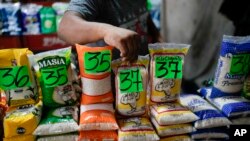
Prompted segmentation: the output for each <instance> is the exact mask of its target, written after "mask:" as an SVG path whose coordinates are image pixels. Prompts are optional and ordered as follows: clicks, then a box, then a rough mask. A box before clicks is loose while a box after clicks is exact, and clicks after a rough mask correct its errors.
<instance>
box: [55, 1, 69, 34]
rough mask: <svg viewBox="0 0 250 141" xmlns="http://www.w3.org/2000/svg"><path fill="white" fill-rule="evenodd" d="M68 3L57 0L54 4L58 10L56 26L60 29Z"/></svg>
mask: <svg viewBox="0 0 250 141" xmlns="http://www.w3.org/2000/svg"><path fill="white" fill-rule="evenodd" d="M67 7H68V3H65V2H55V3H53V4H52V8H53V9H54V10H55V11H56V27H57V29H58V27H59V24H60V22H61V20H62V17H63V14H64V12H65V11H66V10H67Z"/></svg>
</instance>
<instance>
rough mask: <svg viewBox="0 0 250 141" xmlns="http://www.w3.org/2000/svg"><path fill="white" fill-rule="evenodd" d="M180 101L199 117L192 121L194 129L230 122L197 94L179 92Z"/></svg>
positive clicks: (225, 124) (224, 124) (218, 125)
mask: <svg viewBox="0 0 250 141" xmlns="http://www.w3.org/2000/svg"><path fill="white" fill-rule="evenodd" d="M180 103H181V104H182V105H183V106H185V107H187V108H189V109H190V110H191V111H192V112H194V113H195V115H197V116H198V117H199V118H200V119H199V120H197V121H195V122H194V127H195V128H196V129H204V128H213V127H220V126H227V125H230V124H231V122H230V121H229V120H228V118H227V117H226V116H225V115H223V114H222V113H221V112H220V111H219V110H217V109H216V108H215V107H213V106H212V105H211V104H209V103H208V102H207V101H206V100H204V99H203V98H201V97H200V96H198V95H195V94H181V96H180Z"/></svg>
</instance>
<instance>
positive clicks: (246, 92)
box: [243, 74, 250, 99]
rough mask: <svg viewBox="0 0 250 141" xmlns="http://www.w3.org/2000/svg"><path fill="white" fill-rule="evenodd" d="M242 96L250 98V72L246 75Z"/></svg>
mask: <svg viewBox="0 0 250 141" xmlns="http://www.w3.org/2000/svg"><path fill="white" fill-rule="evenodd" d="M243 96H244V97H245V98H247V99H250V74H249V75H248V77H247V79H246V81H245V82H244V87H243Z"/></svg>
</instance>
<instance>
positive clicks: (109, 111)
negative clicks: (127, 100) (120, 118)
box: [79, 103, 118, 130]
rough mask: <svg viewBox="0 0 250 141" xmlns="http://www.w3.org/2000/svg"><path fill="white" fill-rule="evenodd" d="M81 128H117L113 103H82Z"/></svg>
mask: <svg viewBox="0 0 250 141" xmlns="http://www.w3.org/2000/svg"><path fill="white" fill-rule="evenodd" d="M79 126H80V130H117V129H118V125H117V122H116V119H115V115H114V108H113V104H111V103H108V104H106V103H105V104H104V103H103V104H91V105H81V115H80V125H79Z"/></svg>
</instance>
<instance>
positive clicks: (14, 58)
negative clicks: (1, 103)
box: [0, 48, 39, 107]
mask: <svg viewBox="0 0 250 141" xmlns="http://www.w3.org/2000/svg"><path fill="white" fill-rule="evenodd" d="M0 54H1V56H0V80H1V81H0V89H2V90H4V92H5V94H6V98H7V103H8V105H9V106H10V107H15V106H20V105H26V104H34V103H36V102H37V101H38V97H39V94H38V89H37V84H36V81H35V78H34V74H33V71H32V69H31V68H30V65H29V61H28V57H27V55H29V54H33V53H32V52H31V51H30V50H29V49H27V48H23V49H2V50H0Z"/></svg>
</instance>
